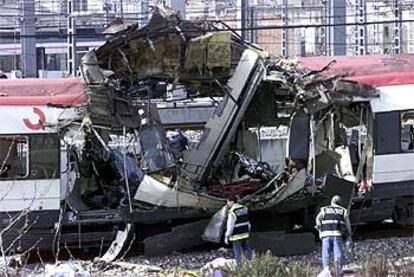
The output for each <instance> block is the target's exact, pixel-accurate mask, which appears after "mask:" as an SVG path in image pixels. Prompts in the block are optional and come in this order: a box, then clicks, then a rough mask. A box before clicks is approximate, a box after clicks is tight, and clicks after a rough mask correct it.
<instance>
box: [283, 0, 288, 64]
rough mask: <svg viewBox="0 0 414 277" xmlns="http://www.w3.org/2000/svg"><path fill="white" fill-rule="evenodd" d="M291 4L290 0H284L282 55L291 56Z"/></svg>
mask: <svg viewBox="0 0 414 277" xmlns="http://www.w3.org/2000/svg"><path fill="white" fill-rule="evenodd" d="M288 8H289V4H288V0H283V7H282V19H283V30H282V56H283V57H289V29H288V26H289V17H288V16H289V12H288Z"/></svg>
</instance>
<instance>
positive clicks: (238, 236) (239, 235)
mask: <svg viewBox="0 0 414 277" xmlns="http://www.w3.org/2000/svg"><path fill="white" fill-rule="evenodd" d="M227 208H228V216H227V229H226V235H225V238H224V242H225V243H226V244H229V241H231V242H232V244H233V254H234V259H235V260H236V263H237V264H238V265H239V264H240V263H241V257H242V254H244V253H245V254H246V256H247V259H249V260H251V259H252V249H251V248H250V243H249V233H250V228H251V227H250V222H249V211H248V209H247V208H246V207H245V206H243V205H241V204H239V203H237V198H236V197H235V196H233V195H230V196H228V197H227Z"/></svg>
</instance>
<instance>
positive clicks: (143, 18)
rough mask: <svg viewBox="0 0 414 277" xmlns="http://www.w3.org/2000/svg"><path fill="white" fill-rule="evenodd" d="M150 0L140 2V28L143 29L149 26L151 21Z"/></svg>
mask: <svg viewBox="0 0 414 277" xmlns="http://www.w3.org/2000/svg"><path fill="white" fill-rule="evenodd" d="M148 2H149V0H140V7H139V8H140V20H139V27H140V28H142V27H144V26H145V25H147V24H148V21H149V20H148V19H149V15H148V14H149V3H148Z"/></svg>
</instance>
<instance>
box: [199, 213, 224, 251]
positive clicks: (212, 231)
mask: <svg viewBox="0 0 414 277" xmlns="http://www.w3.org/2000/svg"><path fill="white" fill-rule="evenodd" d="M227 214H228V208H227V206H223V208H221V209H220V210H219V211H218V212H216V213H215V214H214V215H213V217H212V218H211V219H210V221H209V222H208V224H207V226H206V228H205V229H204V233H203V235H202V238H203V240H205V241H211V242H215V243H220V241H221V239H222V237H223V233H224V230H225V228H226V222H227Z"/></svg>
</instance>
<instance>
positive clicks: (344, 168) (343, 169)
mask: <svg viewBox="0 0 414 277" xmlns="http://www.w3.org/2000/svg"><path fill="white" fill-rule="evenodd" d="M335 152H336V153H338V154H339V155H341V158H340V160H339V163H338V164H337V171H338V173H339V176H341V177H342V178H344V179H345V180H348V181H350V182H355V181H356V179H355V175H354V172H353V169H352V162H351V155H350V153H349V147H346V146H339V147H337V148H336V149H335Z"/></svg>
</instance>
